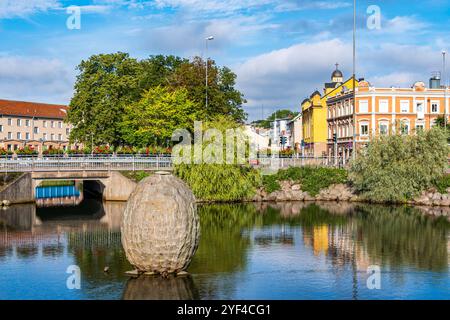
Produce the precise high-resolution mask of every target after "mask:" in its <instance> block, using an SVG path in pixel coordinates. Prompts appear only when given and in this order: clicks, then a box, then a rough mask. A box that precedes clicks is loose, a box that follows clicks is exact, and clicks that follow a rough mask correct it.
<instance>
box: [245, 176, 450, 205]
mask: <svg viewBox="0 0 450 320" xmlns="http://www.w3.org/2000/svg"><path fill="white" fill-rule="evenodd" d="M280 186H281V190H279V191H274V192H272V193H268V192H266V191H265V190H264V188H260V189H258V190H257V193H256V195H255V196H254V197H253V198H252V199H251V201H253V202H266V201H276V202H284V201H339V202H370V200H368V199H364V198H362V197H361V196H359V195H357V194H356V192H355V190H354V189H353V188H351V187H350V186H348V185H345V184H335V185H331V186H329V187H328V188H326V189H323V190H321V191H320V192H319V194H317V195H315V196H312V195H310V194H309V193H308V192H305V191H302V187H301V185H300V184H297V183H295V182H292V181H281V182H280ZM407 203H408V204H413V205H419V206H436V207H450V188H449V189H448V190H447V193H445V194H441V193H439V192H438V191H437V190H429V191H426V192H423V193H422V194H421V195H419V196H418V197H416V198H415V199H414V200H411V201H408V202H407Z"/></svg>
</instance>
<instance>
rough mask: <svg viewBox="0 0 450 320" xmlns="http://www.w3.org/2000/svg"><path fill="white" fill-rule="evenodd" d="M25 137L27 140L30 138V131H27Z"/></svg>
mask: <svg viewBox="0 0 450 320" xmlns="http://www.w3.org/2000/svg"><path fill="white" fill-rule="evenodd" d="M25 139H26V140H30V133H29V132H27V133H25Z"/></svg>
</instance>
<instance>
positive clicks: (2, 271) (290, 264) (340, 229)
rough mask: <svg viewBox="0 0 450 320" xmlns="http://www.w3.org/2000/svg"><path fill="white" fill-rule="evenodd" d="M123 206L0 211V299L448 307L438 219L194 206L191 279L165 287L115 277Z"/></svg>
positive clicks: (288, 206)
mask: <svg viewBox="0 0 450 320" xmlns="http://www.w3.org/2000/svg"><path fill="white" fill-rule="evenodd" d="M124 206H125V203H123V202H106V203H102V202H101V201H100V202H99V201H97V200H95V199H84V200H83V202H82V203H81V204H80V205H79V206H77V207H64V208H61V207H59V208H38V209H36V208H35V206H32V205H24V206H12V207H10V208H8V209H6V210H2V211H0V299H1V298H46V299H47V298H55V297H62V298H66V299H120V298H123V299H197V298H200V299H331V298H334V299H359V298H362V299H366V298H370V299H372V298H375V299H377V298H385V299H396V298H417V299H424V298H437V299H439V298H440V299H445V298H448V297H449V296H448V287H449V286H450V277H449V265H450V262H449V251H450V250H449V248H450V241H449V239H450V238H449V229H450V223H449V220H448V218H447V217H448V216H444V214H446V212H442V210H445V209H442V208H438V209H437V208H436V209H434V210H437V211H435V212H429V211H430V209H429V208H426V209H423V208H410V207H386V206H379V205H362V204H343V203H316V204H306V203H300V202H299V203H284V204H270V203H264V204H233V205H204V206H200V207H199V216H200V222H201V238H200V244H199V248H198V251H197V253H196V255H195V257H194V259H193V261H192V263H191V265H190V267H189V270H188V271H189V272H190V273H191V275H192V277H187V278H171V279H169V280H166V279H161V278H151V277H144V278H139V279H129V278H128V277H126V276H125V272H126V271H128V270H131V268H132V267H131V266H130V265H129V264H128V262H127V261H126V257H125V254H124V251H123V249H122V245H121V239H120V220H121V214H122V212H123V210H124ZM424 213H426V214H424ZM430 213H433V215H429V214H430ZM71 264H75V265H78V266H80V268H81V270H82V289H81V290H79V291H77V292H74V291H70V290H67V289H66V288H65V281H66V279H67V274H66V273H65V271H66V268H67V266H68V265H71ZM370 265H379V266H380V267H381V268H382V271H383V290H382V291H378V292H373V291H370V290H368V289H367V287H366V286H365V282H366V279H367V273H366V272H367V267H368V266H370ZM34 266H39V268H37V269H36V275H37V277H32V278H30V277H25V275H26V274H27V272H28V271H27V270H30V268H34ZM105 267H108V268H109V272H108V273H105V272H104V268H105ZM38 279H42V281H44V282H42V283H38V281H39V280H38ZM42 285H44V286H45V288H42ZM30 288H40V289H39V291H37V290H33V289H30ZM43 289H45V290H43Z"/></svg>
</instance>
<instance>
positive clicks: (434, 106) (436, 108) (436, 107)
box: [431, 101, 439, 113]
mask: <svg viewBox="0 0 450 320" xmlns="http://www.w3.org/2000/svg"><path fill="white" fill-rule="evenodd" d="M431 113H439V102H436V101H434V102H431Z"/></svg>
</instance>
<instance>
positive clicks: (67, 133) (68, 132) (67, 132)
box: [66, 128, 70, 136]
mask: <svg viewBox="0 0 450 320" xmlns="http://www.w3.org/2000/svg"><path fill="white" fill-rule="evenodd" d="M69 134H70V129H69V128H66V135H67V136H68V135H69Z"/></svg>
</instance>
